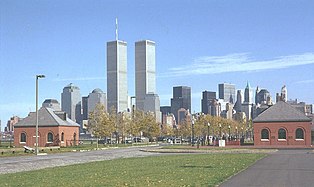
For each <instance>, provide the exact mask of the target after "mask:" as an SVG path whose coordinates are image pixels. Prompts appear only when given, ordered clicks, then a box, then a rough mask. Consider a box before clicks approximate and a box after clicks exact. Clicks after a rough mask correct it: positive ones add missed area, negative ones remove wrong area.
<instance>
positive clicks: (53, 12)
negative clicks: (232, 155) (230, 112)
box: [0, 0, 314, 128]
mask: <svg viewBox="0 0 314 187" xmlns="http://www.w3.org/2000/svg"><path fill="white" fill-rule="evenodd" d="M313 10H314V1H311V0H308V1H305V0H300V1H291V0H282V1H279V0H278V1H273V0H265V1H252V0H242V1H224V0H200V1H192V0H180V1H179V0H173V1H166V0H158V1H157V0H156V1H155V0H152V1H145V0H142V1H137V0H135V1H122V0H108V1H106V0H101V1H100V0H94V1H91V0H75V1H74V0H67V1H63V0H53V1H52V0H45V1H39V0H37V1H34V0H28V1H18V0H1V1H0V62H1V68H0V88H1V89H0V93H1V97H0V98H1V99H0V119H1V120H2V128H3V127H4V125H5V124H6V121H7V120H8V119H9V117H10V116H12V115H18V116H20V117H25V116H26V115H27V114H28V113H29V112H30V111H34V110H35V75H36V74H45V75H46V78H45V79H42V80H40V97H39V102H40V103H42V102H43V101H44V99H45V98H55V99H58V100H59V102H61V99H60V94H61V92H62V89H63V87H64V86H66V85H67V84H69V83H74V84H75V85H77V86H79V87H80V89H81V94H82V96H86V95H88V94H89V93H90V92H91V91H92V90H93V89H94V88H101V89H102V90H104V91H105V92H106V42H107V41H112V40H114V39H115V18H116V17H117V18H118V20H119V39H121V40H124V41H126V42H127V43H128V81H129V83H128V85H129V95H134V77H135V76H134V43H135V41H138V40H142V39H149V40H153V41H155V42H156V70H157V92H158V94H159V95H160V99H161V105H170V98H171V96H172V87H173V86H178V85H186V86H191V87H192V110H193V111H195V112H198V111H200V99H201V92H202V91H204V90H210V91H217V85H218V84H219V83H223V82H227V83H233V84H236V89H244V88H245V86H246V82H247V81H249V83H250V85H251V86H252V87H254V88H255V87H256V86H257V85H258V86H259V87H261V88H267V89H268V90H269V91H270V92H271V95H272V97H273V98H274V97H275V94H276V92H279V91H280V89H281V87H282V86H283V85H284V84H285V85H287V89H288V98H289V99H295V98H298V99H299V100H300V101H305V102H307V103H314V96H313V94H312V93H313V90H314V74H313V70H314V35H313V33H314V11H313Z"/></svg>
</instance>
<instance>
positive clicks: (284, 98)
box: [281, 85, 288, 102]
mask: <svg viewBox="0 0 314 187" xmlns="http://www.w3.org/2000/svg"><path fill="white" fill-rule="evenodd" d="M281 99H282V101H284V102H287V101H288V90H287V87H286V85H283V87H282V88H281Z"/></svg>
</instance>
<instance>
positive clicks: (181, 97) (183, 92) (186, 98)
mask: <svg viewBox="0 0 314 187" xmlns="http://www.w3.org/2000/svg"><path fill="white" fill-rule="evenodd" d="M180 108H184V109H185V110H189V111H191V87H188V86H177V87H173V98H172V99H171V113H173V115H174V116H175V118H176V120H178V110H179V109H180Z"/></svg>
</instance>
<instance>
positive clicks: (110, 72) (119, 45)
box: [107, 40, 128, 112]
mask: <svg viewBox="0 0 314 187" xmlns="http://www.w3.org/2000/svg"><path fill="white" fill-rule="evenodd" d="M107 94H108V95H107V101H108V103H107V108H108V110H110V109H112V107H114V109H115V110H116V111H117V112H125V111H127V109H128V82H127V43H126V42H124V41H120V40H115V41H112V42H107Z"/></svg>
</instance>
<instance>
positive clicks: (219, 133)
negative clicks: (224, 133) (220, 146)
mask: <svg viewBox="0 0 314 187" xmlns="http://www.w3.org/2000/svg"><path fill="white" fill-rule="evenodd" d="M219 134H220V137H219V138H220V139H221V124H220V123H219Z"/></svg>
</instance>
